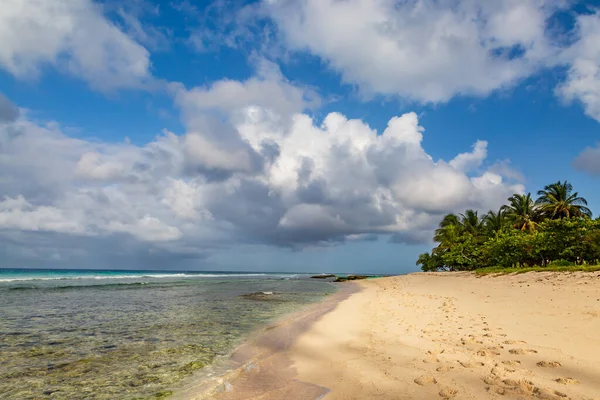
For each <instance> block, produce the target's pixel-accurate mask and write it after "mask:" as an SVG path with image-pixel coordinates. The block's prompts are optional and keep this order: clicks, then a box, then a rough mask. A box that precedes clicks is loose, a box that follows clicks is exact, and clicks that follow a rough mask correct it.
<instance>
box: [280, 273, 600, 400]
mask: <svg viewBox="0 0 600 400" xmlns="http://www.w3.org/2000/svg"><path fill="white" fill-rule="evenodd" d="M360 285H361V288H362V290H361V291H360V292H359V293H355V294H353V295H352V296H351V297H350V298H348V299H346V300H344V301H342V302H341V303H339V304H338V306H337V307H336V308H335V310H333V311H331V312H329V313H327V314H326V315H324V316H323V317H322V318H321V319H319V320H318V321H317V322H316V323H314V324H313V325H312V326H311V328H310V330H308V331H307V332H304V333H303V334H302V335H300V336H299V337H298V338H297V340H296V341H295V342H294V344H293V346H292V347H291V348H290V349H289V357H290V359H291V361H292V363H291V365H292V368H293V369H294V371H295V374H296V379H298V380H299V381H302V382H307V383H310V384H313V385H317V386H320V387H325V388H328V389H329V393H328V394H327V395H326V396H325V398H326V399H327V400H329V399H436V398H441V399H444V398H447V399H450V398H454V399H507V398H510V399H512V398H515V399H521V398H539V399H600V273H579V272H577V273H570V274H569V273H528V274H520V275H507V276H495V277H492V276H484V277H478V276H475V275H474V274H471V273H436V274H422V273H418V274H411V275H406V276H398V277H390V278H383V279H374V280H369V281H366V282H361V283H360Z"/></svg>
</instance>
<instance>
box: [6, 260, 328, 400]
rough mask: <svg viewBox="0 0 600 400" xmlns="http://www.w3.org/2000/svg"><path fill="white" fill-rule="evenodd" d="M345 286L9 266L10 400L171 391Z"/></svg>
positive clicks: (280, 277)
mask: <svg viewBox="0 0 600 400" xmlns="http://www.w3.org/2000/svg"><path fill="white" fill-rule="evenodd" d="M335 290H336V289H335V286H333V285H332V284H331V283H328V282H321V281H317V280H314V279H313V280H311V279H310V278H309V276H307V275H301V274H262V273H234V272H166V271H165V272H157V271H90V270H24V269H0V304H1V305H2V306H1V307H0V398H2V399H44V398H48V399H157V398H165V397H168V395H170V394H171V393H173V392H176V391H177V389H178V387H179V384H180V383H181V382H182V381H183V380H184V379H185V378H188V377H190V376H191V375H192V374H195V373H197V372H198V371H200V370H202V369H204V368H206V367H207V366H209V365H211V364H213V363H215V362H218V361H219V360H223V359H226V358H227V357H228V356H229V355H230V354H231V352H232V351H233V350H234V349H235V348H236V347H237V346H238V345H240V344H241V343H242V342H243V340H244V338H245V337H246V336H247V335H248V334H249V333H250V332H252V331H254V330H256V329H258V328H259V327H262V326H266V325H267V324H269V323H270V322H272V321H274V320H275V319H277V318H279V317H281V316H283V315H285V314H286V313H289V312H292V311H296V310H300V309H302V308H303V307H307V306H308V305H310V304H311V303H314V302H316V301H319V300H321V299H322V298H323V297H324V296H327V295H329V294H332V293H333V292H335Z"/></svg>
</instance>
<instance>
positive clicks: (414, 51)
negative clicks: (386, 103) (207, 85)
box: [263, 0, 562, 102]
mask: <svg viewBox="0 0 600 400" xmlns="http://www.w3.org/2000/svg"><path fill="white" fill-rule="evenodd" d="M561 3H562V2H560V1H543V0H526V1H522V0H499V1H485V0H481V1H479V0H470V1H460V2H457V1H453V0H442V1H437V0H411V1H403V2H396V1H389V0H377V1H372V0H346V1H337V0H303V1H287V0H263V6H264V9H265V10H266V12H267V13H268V14H269V15H270V16H271V17H272V18H273V20H274V21H275V22H276V23H277V25H278V28H279V30H280V31H281V32H282V35H283V40H284V42H285V43H286V44H287V46H288V47H289V48H291V49H293V50H300V51H302V50H307V51H309V52H311V53H313V54H315V55H317V56H319V57H321V58H322V59H323V60H325V61H326V62H328V63H329V65H330V66H331V67H332V68H333V69H335V70H337V71H339V72H340V74H341V75H342V77H343V79H344V81H346V82H349V83H352V84H357V85H359V87H360V88H361V90H362V91H363V93H365V94H367V95H368V94H372V93H381V94H385V95H400V96H402V97H404V98H408V99H411V100H415V101H419V102H443V101H447V100H449V99H450V98H452V97H454V96H456V95H476V96H485V95H488V94H489V93H490V92H492V91H493V90H496V89H498V88H502V87H505V86H510V85H513V84H514V83H515V82H517V81H518V80H519V79H522V78H524V77H526V76H529V75H530V74H531V73H533V72H535V71H537V70H538V69H539V68H540V67H541V66H542V65H544V66H548V65H552V64H553V62H554V61H553V55H554V54H555V53H556V49H554V48H553V47H552V46H550V44H549V42H548V38H547V37H546V35H545V29H546V21H547V19H548V17H549V16H550V15H552V13H553V12H554V11H555V10H556V8H557V7H558V6H560V4H561ZM517 53H520V54H517Z"/></svg>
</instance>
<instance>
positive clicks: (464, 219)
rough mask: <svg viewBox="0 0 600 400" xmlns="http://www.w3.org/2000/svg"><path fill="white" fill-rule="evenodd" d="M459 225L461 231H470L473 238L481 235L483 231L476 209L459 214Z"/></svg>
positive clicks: (481, 221)
mask: <svg viewBox="0 0 600 400" xmlns="http://www.w3.org/2000/svg"><path fill="white" fill-rule="evenodd" d="M460 216H461V220H460V225H461V226H462V230H463V232H467V233H470V234H471V235H473V236H474V237H475V238H479V237H481V235H482V234H483V232H484V225H483V220H482V219H481V218H479V215H478V213H477V211H474V210H467V211H465V213H464V214H460Z"/></svg>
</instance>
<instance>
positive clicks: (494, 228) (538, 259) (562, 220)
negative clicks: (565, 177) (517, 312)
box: [417, 181, 600, 271]
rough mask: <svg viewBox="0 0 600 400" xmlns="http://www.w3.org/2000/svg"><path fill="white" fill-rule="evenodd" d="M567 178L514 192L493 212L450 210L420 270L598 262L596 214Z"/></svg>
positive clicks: (599, 236)
mask: <svg viewBox="0 0 600 400" xmlns="http://www.w3.org/2000/svg"><path fill="white" fill-rule="evenodd" d="M587 206H588V202H587V200H586V199H585V198H583V197H580V196H579V194H578V193H577V192H574V191H573V186H572V185H571V184H570V183H569V182H567V181H564V182H561V181H559V182H556V183H553V184H551V185H546V186H545V187H544V189H543V190H540V191H539V192H538V197H537V199H535V200H534V199H533V198H532V196H531V193H528V194H514V195H513V196H511V197H510V198H509V199H508V204H506V205H503V206H502V207H501V208H500V209H499V210H498V211H497V212H494V211H489V212H488V213H487V214H485V215H483V216H480V215H479V214H478V212H477V211H474V210H466V211H465V212H464V213H463V214H458V215H456V214H448V215H446V216H445V217H444V218H443V219H442V221H441V222H440V224H439V227H438V228H437V229H436V231H435V236H434V238H433V239H434V241H435V242H436V243H437V244H438V245H437V246H436V247H435V248H434V249H433V250H432V251H431V252H430V253H423V254H421V255H420V256H419V259H418V260H417V265H420V266H421V269H422V270H423V271H448V270H450V271H471V270H475V269H479V268H484V267H504V268H511V267H534V266H541V267H546V266H548V265H556V266H570V265H597V264H598V262H599V260H600V218H597V219H595V220H594V219H592V218H593V215H592V211H591V210H590V209H589V208H588V207H587Z"/></svg>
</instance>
